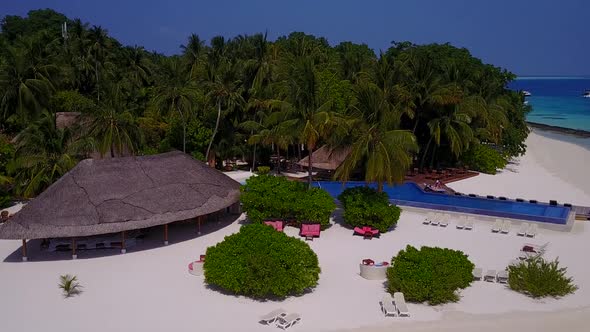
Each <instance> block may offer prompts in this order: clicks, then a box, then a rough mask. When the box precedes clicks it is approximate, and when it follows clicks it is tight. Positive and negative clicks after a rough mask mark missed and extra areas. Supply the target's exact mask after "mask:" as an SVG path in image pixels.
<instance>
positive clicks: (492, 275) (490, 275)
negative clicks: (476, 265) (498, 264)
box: [483, 270, 496, 282]
mask: <svg viewBox="0 0 590 332" xmlns="http://www.w3.org/2000/svg"><path fill="white" fill-rule="evenodd" d="M483 280H484V281H489V282H494V281H496V270H487V271H486V274H485V275H484V276H483Z"/></svg>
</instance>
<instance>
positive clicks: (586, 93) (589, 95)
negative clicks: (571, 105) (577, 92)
mask: <svg viewBox="0 0 590 332" xmlns="http://www.w3.org/2000/svg"><path fill="white" fill-rule="evenodd" d="M582 97H584V98H590V90H586V91H584V94H583V95H582Z"/></svg>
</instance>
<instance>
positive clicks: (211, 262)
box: [203, 224, 320, 298]
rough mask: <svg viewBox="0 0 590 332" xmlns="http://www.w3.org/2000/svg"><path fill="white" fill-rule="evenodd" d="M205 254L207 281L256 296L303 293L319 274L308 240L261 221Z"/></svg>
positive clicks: (204, 267) (242, 293)
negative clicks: (306, 241) (278, 230)
mask: <svg viewBox="0 0 590 332" xmlns="http://www.w3.org/2000/svg"><path fill="white" fill-rule="evenodd" d="M206 255H207V259H206V260H205V264H204V266H203V269H204V272H205V281H206V282H207V283H208V284H210V285H214V286H217V287H220V288H222V289H224V290H226V291H229V292H232V293H234V294H238V295H245V296H249V297H253V298H275V297H279V298H284V297H286V296H289V295H298V294H302V293H303V292H305V291H306V290H309V289H311V288H313V287H315V286H316V285H317V282H318V279H319V274H320V267H319V265H318V257H317V255H316V254H315V253H314V252H313V250H311V248H310V247H309V245H308V244H307V243H305V242H303V241H301V240H299V239H296V238H293V237H290V236H288V235H286V234H285V233H283V232H277V231H275V230H274V229H273V228H272V227H269V226H266V225H262V224H251V225H246V226H243V227H242V228H241V229H240V231H239V232H238V233H235V234H232V235H230V236H227V237H226V238H225V239H224V240H223V241H222V242H219V243H218V244H216V245H215V246H212V247H209V248H207V254H206Z"/></svg>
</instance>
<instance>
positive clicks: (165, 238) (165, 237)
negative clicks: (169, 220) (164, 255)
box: [164, 224, 168, 246]
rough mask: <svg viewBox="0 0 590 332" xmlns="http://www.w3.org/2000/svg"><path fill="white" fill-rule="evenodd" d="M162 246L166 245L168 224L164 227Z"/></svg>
mask: <svg viewBox="0 0 590 332" xmlns="http://www.w3.org/2000/svg"><path fill="white" fill-rule="evenodd" d="M164 245H165V246H167V245H168V224H165V225H164Z"/></svg>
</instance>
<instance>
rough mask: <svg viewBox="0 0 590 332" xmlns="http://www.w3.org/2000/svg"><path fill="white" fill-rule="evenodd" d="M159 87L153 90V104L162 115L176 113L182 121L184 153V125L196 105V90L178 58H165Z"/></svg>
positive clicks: (183, 148)
mask: <svg viewBox="0 0 590 332" xmlns="http://www.w3.org/2000/svg"><path fill="white" fill-rule="evenodd" d="M162 67H163V69H164V70H163V73H162V77H161V81H160V82H161V83H160V85H158V86H156V88H155V97H154V99H153V103H154V104H155V106H156V108H157V109H158V111H159V112H160V113H162V114H171V113H172V112H177V113H178V115H179V116H180V118H181V120H182V152H185V153H186V123H187V120H188V116H189V115H190V112H191V111H192V108H193V106H194V105H195V103H196V99H197V96H198V90H197V87H196V85H195V84H194V82H193V81H192V80H191V79H190V75H186V73H185V71H184V70H183V66H182V63H181V60H180V58H178V57H170V58H165V59H164V60H163V62H162Z"/></svg>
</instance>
